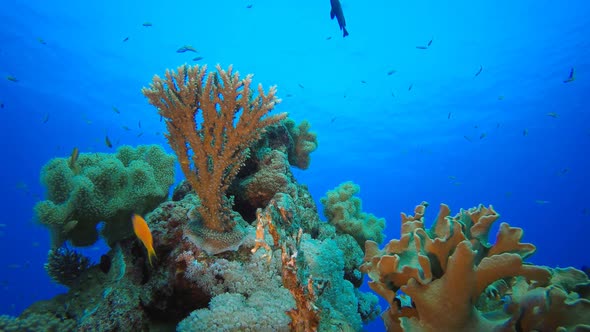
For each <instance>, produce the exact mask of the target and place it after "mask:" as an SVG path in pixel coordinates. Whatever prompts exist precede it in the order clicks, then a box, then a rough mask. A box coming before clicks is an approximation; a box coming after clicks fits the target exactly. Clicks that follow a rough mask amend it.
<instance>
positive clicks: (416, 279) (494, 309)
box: [361, 203, 590, 331]
mask: <svg viewBox="0 0 590 332" xmlns="http://www.w3.org/2000/svg"><path fill="white" fill-rule="evenodd" d="M426 206H427V204H426V203H422V204H421V205H419V206H417V207H416V209H415V215H414V216H407V215H405V214H402V227H401V230H402V231H401V234H402V236H401V239H399V240H391V241H390V242H389V243H388V244H387V245H386V246H385V248H384V249H383V250H379V249H378V245H377V243H375V242H373V241H367V243H366V248H365V258H364V263H363V265H362V266H361V270H362V271H363V272H364V273H367V274H368V275H369V277H370V278H371V279H372V281H370V282H369V286H370V287H371V289H373V290H374V291H375V292H376V293H378V294H379V295H381V296H383V297H384V298H385V299H386V300H387V302H388V303H389V304H390V307H389V308H388V310H387V311H385V312H384V313H383V316H382V317H383V319H384V321H385V325H386V327H387V329H388V330H389V331H435V330H436V331H530V330H543V331H544V330H547V331H549V330H552V331H553V330H556V329H557V330H561V331H569V330H570V329H571V330H575V329H576V327H581V326H584V328H588V326H587V325H584V324H590V310H588V308H590V298H589V293H590V292H589V291H588V289H589V287H590V282H589V281H588V277H587V276H585V275H584V274H583V273H582V272H581V271H578V272H579V273H577V272H574V273H570V274H569V275H565V274H564V273H562V272H560V271H559V270H552V269H550V268H546V267H540V266H535V265H530V264H526V263H524V262H523V260H524V258H526V257H528V256H530V255H532V254H533V253H534V251H535V246H534V245H532V244H528V243H521V242H520V239H521V237H522V235H523V232H522V229H520V228H513V227H510V226H509V225H508V224H507V223H502V224H501V225H500V229H499V231H498V235H497V237H496V241H495V243H493V244H492V243H489V242H488V234H489V232H490V229H491V227H492V224H493V223H494V222H495V221H497V220H498V218H499V214H497V213H496V211H494V209H493V208H492V207H491V206H490V207H488V208H486V207H484V206H482V205H480V206H479V207H477V208H472V209H469V210H461V212H460V213H459V214H457V215H456V216H454V217H451V216H450V209H449V208H448V206H446V205H444V204H443V205H441V207H440V211H439V215H438V217H437V218H436V220H435V222H434V224H433V225H432V226H431V227H430V228H429V229H426V228H425V227H424V218H423V215H424V211H425V209H426ZM576 271H577V270H576ZM576 291H577V292H579V293H576ZM568 311H569V313H568ZM548 328H549V329H548Z"/></svg>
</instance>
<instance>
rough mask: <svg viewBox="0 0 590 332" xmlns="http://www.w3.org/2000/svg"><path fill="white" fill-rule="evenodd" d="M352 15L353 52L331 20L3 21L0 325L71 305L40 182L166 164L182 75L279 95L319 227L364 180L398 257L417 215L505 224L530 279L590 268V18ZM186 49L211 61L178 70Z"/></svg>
mask: <svg viewBox="0 0 590 332" xmlns="http://www.w3.org/2000/svg"><path fill="white" fill-rule="evenodd" d="M342 6H343V10H344V14H345V17H346V22H347V30H348V32H349V33H350V35H349V36H347V37H346V38H343V37H342V32H341V31H340V30H339V28H338V24H337V22H336V20H330V15H329V13H330V3H329V1H327V0H324V1H309V0H302V1H297V2H295V1H270V0H250V1H241V0H240V1H228V0H219V1H169V2H163V1H141V2H139V1H129V2H121V1H112V0H105V1H100V2H97V1H94V2H83V1H63V0H61V1H60V0H57V1H52V2H48V1H35V0H29V1H22V0H12V1H10V2H8V1H3V3H2V6H1V7H2V10H0V104H1V108H0V116H1V119H2V120H1V121H0V135H1V136H0V142H2V153H3V155H4V157H3V158H2V176H1V177H0V188H2V189H1V190H2V211H3V216H2V218H1V219H0V252H1V253H2V255H0V313H1V314H10V315H18V314H19V313H20V312H21V311H22V310H23V309H25V308H26V307H27V306H28V305H30V304H31V303H32V302H34V301H37V300H41V299H46V298H49V297H51V296H53V295H55V294H58V293H59V292H63V291H65V288H63V287H61V286H58V285H55V284H53V283H52V282H51V281H50V279H49V277H47V275H46V274H45V271H44V270H43V263H44V262H45V259H46V255H47V251H48V249H49V234H48V232H47V230H46V229H44V228H42V227H40V226H38V225H37V224H36V223H35V220H34V215H33V210H32V208H33V205H34V204H35V203H36V202H37V201H39V200H41V199H42V198H43V195H44V189H43V187H42V186H41V185H40V183H39V173H40V169H41V167H42V166H43V165H44V164H45V163H46V162H47V161H48V160H49V159H51V158H53V157H66V156H69V155H70V153H71V151H72V149H73V148H74V147H79V148H80V150H81V152H89V151H91V152H112V151H114V148H116V146H118V145H122V144H129V145H138V144H152V143H156V144H161V145H162V146H164V147H165V148H166V149H167V150H168V151H170V152H171V149H170V148H169V147H168V145H167V144H166V142H165V140H164V137H163V135H162V133H163V132H165V127H164V124H163V123H161V122H160V119H159V116H158V114H157V112H156V110H155V109H154V108H153V107H152V106H151V105H149V104H148V103H147V101H146V99H145V97H144V96H143V95H142V94H141V92H140V90H141V88H142V87H143V86H147V85H148V84H149V82H150V80H151V78H152V76H153V75H155V74H159V75H162V74H163V73H164V70H165V69H166V68H176V67H177V66H179V65H181V64H183V63H189V64H193V63H199V64H205V63H206V64H208V65H209V66H210V68H213V67H214V65H216V64H220V65H221V66H222V67H227V66H228V65H230V64H233V65H234V68H235V69H236V70H238V71H240V72H241V73H242V74H246V73H254V74H255V77H254V80H255V81H256V82H260V83H262V84H263V85H264V86H265V87H268V86H270V85H277V86H278V89H279V90H278V91H279V96H280V97H281V98H282V99H283V101H282V103H281V104H280V105H279V106H278V107H277V111H279V112H289V116H290V117H292V118H293V119H295V120H296V121H301V120H303V119H308V120H309V121H310V122H311V124H312V130H313V131H315V132H317V133H318V139H319V148H318V150H317V151H315V152H314V153H313V154H312V162H311V166H310V168H309V169H308V170H305V171H298V170H295V172H296V176H297V178H298V180H299V182H301V183H306V184H307V185H308V186H309V189H310V191H311V192H312V194H313V196H314V199H315V200H316V201H317V202H318V206H319V209H320V210H321V205H319V198H320V197H322V196H323V195H324V194H325V193H326V191H327V190H330V189H333V188H334V187H336V186H337V185H338V184H339V183H341V182H344V181H347V180H352V181H354V182H355V183H358V184H359V185H360V186H361V193H360V197H361V198H362V199H363V210H364V211H366V212H371V213H373V214H375V215H377V216H378V217H384V218H386V220H387V226H386V233H387V238H388V239H390V238H397V237H398V236H399V219H400V218H399V213H400V212H406V213H411V212H412V211H413V208H414V206H415V205H417V204H419V203H420V202H421V201H424V200H425V201H428V202H429V203H430V204H431V207H430V208H429V213H428V214H427V219H428V220H429V221H430V220H432V218H434V216H435V215H436V212H437V206H438V204H440V203H446V204H448V205H450V207H451V209H452V211H453V212H458V211H459V209H460V208H469V207H472V206H476V205H477V204H479V203H483V204H486V205H488V204H493V206H494V207H495V209H496V210H497V211H498V212H499V213H500V214H501V215H502V220H503V221H507V222H509V223H510V224H511V225H512V226H516V227H522V228H524V230H525V236H524V239H523V240H524V241H525V242H530V243H533V244H535V245H536V246H537V253H536V254H535V255H534V256H533V257H532V258H531V259H530V261H532V262H534V263H535V264H540V265H549V266H562V267H563V266H574V267H578V268H579V267H581V266H582V265H590V259H588V254H587V252H588V244H587V242H586V241H587V239H586V237H587V236H588V234H590V180H588V179H590V171H589V169H590V158H589V157H588V151H590V123H589V121H590V115H589V111H590V100H589V99H588V97H587V95H588V94H589V93H590V79H588V77H589V73H590V39H588V36H589V35H590V20H589V19H588V17H590V5H589V4H587V2H586V1H580V0H575V1H568V2H563V3H562V4H558V3H556V2H554V1H547V0H541V1H530V0H525V1H520V2H514V1H505V0H500V1H495V2H488V3H482V4H480V3H477V2H475V3H474V2H472V1H470V2H468V1H461V0H459V1H455V2H451V3H448V2H440V1H438V2H436V1H427V0H423V1H412V2H395V1H373V2H370V3H368V2H362V1H353V0H343V1H342ZM146 22H149V23H151V26H144V25H143V23H146ZM183 45H192V46H193V47H194V48H196V49H197V50H198V53H194V52H185V53H177V52H176V50H177V49H178V48H180V47H181V46H183ZM197 56H198V57H202V59H201V60H197V61H194V58H195V57H197ZM572 68H573V70H574V78H575V79H574V80H573V81H571V82H564V81H567V79H568V77H569V75H570V71H571V70H572ZM115 110H116V111H115ZM105 136H108V137H109V138H110V140H111V141H112V143H113V145H114V148H109V147H107V146H106V144H105V142H104V140H105ZM177 177H178V180H180V179H181V178H182V173H181V172H180V170H178V172H177ZM105 250H106V247H105V246H104V245H97V246H94V247H92V248H87V249H86V250H85V251H86V252H87V253H89V254H91V255H92V256H93V257H98V256H100V255H101V254H102V253H104V251H105ZM383 306H384V307H385V305H383ZM370 329H374V330H380V329H383V326H382V323H381V322H380V321H376V322H375V323H374V324H372V325H371V326H370Z"/></svg>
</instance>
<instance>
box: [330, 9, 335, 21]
mask: <svg viewBox="0 0 590 332" xmlns="http://www.w3.org/2000/svg"><path fill="white" fill-rule="evenodd" d="M334 17H336V14H334V9H330V19H332V20H333V19H334Z"/></svg>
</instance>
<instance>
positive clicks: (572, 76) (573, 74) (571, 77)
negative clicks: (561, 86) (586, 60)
mask: <svg viewBox="0 0 590 332" xmlns="http://www.w3.org/2000/svg"><path fill="white" fill-rule="evenodd" d="M575 79H576V71H575V69H574V67H572V69H570V74H569V76H568V77H567V78H566V79H565V80H564V81H563V83H569V82H573V81H574V80H575Z"/></svg>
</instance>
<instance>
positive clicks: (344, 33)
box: [342, 27, 348, 38]
mask: <svg viewBox="0 0 590 332" xmlns="http://www.w3.org/2000/svg"><path fill="white" fill-rule="evenodd" d="M342 30H343V33H342V37H343V38H344V37H346V36H348V31H346V28H345V27H342Z"/></svg>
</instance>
